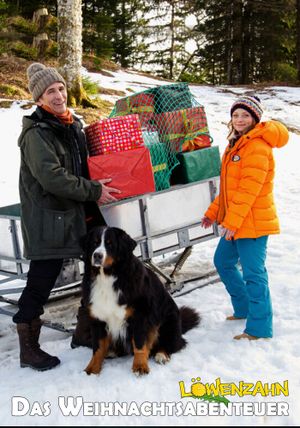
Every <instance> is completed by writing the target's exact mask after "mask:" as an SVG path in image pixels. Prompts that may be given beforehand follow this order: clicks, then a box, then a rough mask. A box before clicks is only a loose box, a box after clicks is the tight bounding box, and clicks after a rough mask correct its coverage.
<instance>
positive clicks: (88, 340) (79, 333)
mask: <svg viewBox="0 0 300 428" xmlns="http://www.w3.org/2000/svg"><path fill="white" fill-rule="evenodd" d="M78 346H87V347H88V348H91V347H92V334H91V317H90V314H89V311H88V309H87V308H86V307H84V306H80V308H79V309H78V314H77V324H76V328H75V331H74V333H73V336H72V341H71V348H72V349H74V348H77V347H78Z"/></svg>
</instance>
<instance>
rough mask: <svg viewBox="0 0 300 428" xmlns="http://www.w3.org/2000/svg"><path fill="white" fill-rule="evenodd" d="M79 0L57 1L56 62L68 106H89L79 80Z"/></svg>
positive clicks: (80, 79)
mask: <svg viewBox="0 0 300 428" xmlns="http://www.w3.org/2000/svg"><path fill="white" fill-rule="evenodd" d="M81 6H82V4H81V0H58V1H57V17H58V35H57V41H58V51H59V54H58V62H59V69H60V72H61V74H62V76H63V77H64V78H65V80H66V83H67V90H68V104H69V105H70V106H73V107H75V106H77V105H87V106H88V105H89V106H93V103H91V101H90V100H89V99H88V97H87V95H86V93H85V91H84V89H83V86H82V78H81V65H82V12H81Z"/></svg>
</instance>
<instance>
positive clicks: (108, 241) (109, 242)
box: [105, 239, 111, 248]
mask: <svg viewBox="0 0 300 428" xmlns="http://www.w3.org/2000/svg"><path fill="white" fill-rule="evenodd" d="M105 245H106V247H108V248H109V247H111V241H110V240H109V239H107V240H106V241H105Z"/></svg>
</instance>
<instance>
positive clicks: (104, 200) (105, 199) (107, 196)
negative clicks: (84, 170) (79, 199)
mask: <svg viewBox="0 0 300 428" xmlns="http://www.w3.org/2000/svg"><path fill="white" fill-rule="evenodd" d="M98 181H99V183H100V184H101V186H102V193H101V197H100V199H98V205H103V204H108V203H109V202H115V201H117V199H116V198H115V197H114V196H113V195H111V193H121V191H120V190H118V189H115V188H114V187H109V186H106V185H105V183H109V182H110V181H111V178H103V179H102V180H98Z"/></svg>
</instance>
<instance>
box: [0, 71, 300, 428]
mask: <svg viewBox="0 0 300 428" xmlns="http://www.w3.org/2000/svg"><path fill="white" fill-rule="evenodd" d="M91 77H92V78H93V79H95V80H98V81H99V82H100V83H101V85H102V86H105V87H111V88H114V89H123V90H127V89H128V88H132V89H133V90H134V91H139V90H142V89H143V88H148V87H149V86H153V85H158V84H161V83H162V82H161V81H155V80H154V79H150V78H147V77H144V76H138V75H136V74H133V73H125V72H124V71H122V72H116V73H111V77H104V76H102V75H96V74H91ZM191 90H192V92H193V94H194V95H195V96H196V97H197V99H198V100H199V101H200V102H201V103H202V104H203V105H204V106H205V109H206V113H207V116H208V122H209V128H210V132H211V134H212V136H213V138H214V144H216V145H219V146H220V151H221V152H222V151H223V149H224V147H225V143H226V139H225V137H226V135H227V129H226V123H227V122H228V120H229V109H230V106H231V104H232V102H233V101H234V99H235V96H236V94H241V93H244V92H245V89H244V88H230V87H225V86H224V87H208V86H191ZM256 94H257V95H258V96H259V97H260V98H261V100H262V102H263V104H264V106H265V110H266V112H265V116H264V119H265V120H267V119H269V118H274V119H279V120H282V121H283V122H284V123H286V124H287V125H288V126H289V127H290V129H292V130H294V131H295V130H297V129H298V131H300V125H299V124H300V90H299V88H288V87H272V88H268V89H265V90H260V91H259V90H257V92H256ZM21 104H22V103H14V104H13V105H12V107H11V108H10V109H0V121H1V131H2V139H1V158H0V206H4V205H8V204H13V203H16V202H18V191H17V181H18V166H19V153H18V148H17V144H16V140H17V136H18V134H19V132H20V127H21V116H22V115H23V114H25V113H26V111H25V110H22V109H21V108H20V107H21ZM298 144H300V136H299V134H296V133H294V132H293V133H291V134H290V142H289V144H288V145H287V146H286V147H284V148H282V149H280V150H278V151H275V157H276V161H277V171H276V180H275V195H276V201H277V208H278V214H279V217H280V219H281V231H282V233H281V235H278V236H274V237H271V238H270V240H269V251H268V260H267V266H268V271H269V278H270V288H271V294H272V299H273V308H274V338H273V339H271V340H259V341H257V342H248V341H234V340H233V339H232V338H233V336H234V335H235V334H238V333H241V332H242V331H243V328H244V322H243V321H236V322H229V321H225V317H226V316H227V315H229V314H231V313H232V309H231V305H230V302H229V298H228V295H227V293H226V292H225V290H224V287H223V286H222V284H221V283H217V284H211V285H210V286H208V287H205V288H202V289H197V290H195V291H193V292H192V293H190V294H187V295H185V296H181V297H177V298H176V302H177V303H178V305H183V304H185V305H189V306H192V307H194V308H196V309H197V310H198V311H199V312H200V314H201V316H202V323H201V325H200V326H199V327H198V328H197V329H194V330H192V331H190V332H188V333H187V334H186V339H187V340H188V346H187V348H186V349H185V350H183V351H181V352H180V353H178V354H176V355H174V356H173V357H172V360H171V361H170V363H169V364H167V365H166V366H159V365H157V364H156V363H155V362H154V361H151V362H150V368H151V373H150V374H149V375H148V376H144V377H140V378H136V377H135V376H134V375H133V374H132V373H131V364H132V358H131V357H125V358H121V359H118V360H108V361H106V362H105V365H104V368H103V371H102V373H101V375H100V376H89V377H88V376H87V375H86V374H85V373H84V372H83V369H84V367H85V366H86V365H87V362H88V361H89V359H90V354H91V351H90V350H88V349H84V348H80V349H76V350H71V348H70V346H69V344H70V337H69V335H68V334H65V333H60V332H57V331H54V330H50V329H46V328H44V330H43V333H42V338H41V342H42V345H43V348H44V349H45V350H46V351H48V352H52V353H53V354H55V355H58V356H59V358H60V359H61V365H60V366H59V367H58V368H56V369H54V370H52V371H49V372H44V373H38V372H34V371H32V370H30V369H21V368H20V367H19V360H18V345H17V336H16V331H15V326H14V325H13V324H12V323H11V320H10V319H9V317H6V316H3V315H0V318H1V324H0V350H1V353H0V379H1V384H0V391H1V406H0V424H1V425H10V426H11V425H64V426H68V425H76V426H77V425H161V426H162V425H183V426H189V425H206V426H207V425H218V426H227V425H228V426H232V425H236V426H241V425H277V426H282V425H290V426H295V425H297V424H298V423H299V418H300V405H299V402H298V397H299V394H300V385H299V370H300V344H299V330H300V321H299V315H300V314H299V304H298V302H299V301H300V287H299V285H300V284H299V282H300V281H299V273H300V268H299V259H300V250H299V244H300V232H299V220H298V218H299V217H298V215H299V211H298V210H300V177H299V167H298V163H299V154H300V149H299V146H298ZM8 159H9V161H8ZM216 244H217V239H214V240H211V241H208V242H206V243H202V244H199V245H197V246H195V247H194V249H193V253H192V255H191V257H190V259H189V260H188V262H187V264H186V267H185V269H186V271H187V272H189V273H199V272H205V271H208V270H210V269H211V268H212V257H213V253H214V249H215V247H216ZM0 245H1V244H0ZM61 305H62V310H63V311H65V312H67V313H68V310H69V309H68V302H64V303H63V304H61ZM64 305H65V306H64ZM51 310H52V312H51V316H52V317H53V318H55V311H56V309H55V307H54V309H53V307H50V308H48V309H47V311H48V313H49V311H51ZM73 315H74V314H73V313H72V314H71V313H70V316H73ZM53 320H54V319H53ZM196 378H201V380H200V381H199V379H197V380H196V381H198V382H203V384H213V383H215V382H216V379H218V378H220V381H221V382H222V383H224V384H225V383H226V384H235V385H237V386H238V385H239V383H240V382H242V381H243V382H245V383H253V384H254V385H256V386H257V385H258V387H259V386H260V384H258V382H259V381H260V382H261V383H262V384H267V386H266V388H267V387H268V386H270V385H271V384H274V383H279V384H280V385H283V384H284V381H288V387H289V394H288V396H285V395H283V394H281V395H277V396H272V395H271V394H270V393H268V391H267V395H266V396H262V394H261V390H259V391H258V393H257V394H256V396H253V395H245V396H243V397H239V396H238V395H231V396H228V395H226V398H228V399H229V400H230V402H231V403H242V404H241V405H238V404H234V405H232V407H231V408H232V409H233V410H232V412H233V413H232V415H224V416H216V415H215V414H214V409H215V408H214V407H212V406H211V405H210V407H209V406H208V404H207V403H208V402H206V401H203V400H198V399H195V398H192V397H190V396H188V395H189V392H191V388H192V385H193V384H195V382H196V381H195V379H196ZM180 381H181V382H182V383H181V385H182V386H183V387H184V388H183V390H181V391H180V387H179V382H180ZM227 386H228V385H227ZM252 390H253V388H252ZM182 394H183V395H187V396H185V397H182V396H181V395H182ZM16 397H23V399H22V401H23V403H25V408H24V413H26V414H25V415H22V416H21V415H19V416H14V415H12V413H13V412H15V409H14V407H13V403H14V402H16ZM60 397H61V398H60ZM76 397H79V398H78V401H76V400H75V399H76ZM80 397H81V398H80ZM73 398H74V399H73ZM68 399H69V400H70V403H72V404H74V410H73V413H70V414H66V415H65V414H64V403H65V401H64V400H68ZM80 399H81V400H82V401H83V402H84V403H85V408H84V407H83V406H82V407H80ZM59 400H63V403H62V402H61V401H59ZM114 403H120V405H121V406H123V407H122V411H121V412H119V415H117V413H118V412H117V409H116V407H114V406H116V405H115V404H114ZM245 403H250V404H249V406H248V407H247V406H246V405H245ZM251 403H255V406H257V405H259V404H262V403H269V404H268V406H269V407H268V409H269V410H268V411H269V414H264V412H263V408H261V409H260V410H262V411H261V414H260V416H259V415H256V416H255V415H251V408H250V406H251ZM270 403H273V407H272V405H271V404H270ZM274 403H275V404H274ZM77 405H78V407H77ZM126 406H127V408H126V409H125V407H126ZM234 406H235V407H234ZM238 406H242V407H241V408H242V409H243V412H244V413H243V414H242V415H239V412H238V409H239V407H238ZM274 406H275V407H276V408H277V410H279V411H278V412H277V413H280V412H281V414H282V415H281V416H279V415H277V416H276V409H275V410H274ZM26 407H28V408H26ZM19 409H20V410H21V409H22V406H21V405H20V407H19ZM247 409H248V410H247ZM249 409H250V410H249ZM272 409H273V410H272ZM113 410H114V411H115V415H112V414H111V412H112V411H113ZM208 410H210V412H211V414H210V415H207V414H205V412H207V411H208ZM26 411H27V412H26ZM215 411H216V410H215ZM247 411H248V413H247ZM249 411H250V413H249ZM101 412H102V413H101ZM124 412H126V413H124ZM272 412H273V413H272Z"/></svg>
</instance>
